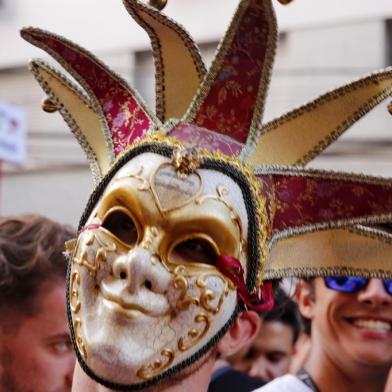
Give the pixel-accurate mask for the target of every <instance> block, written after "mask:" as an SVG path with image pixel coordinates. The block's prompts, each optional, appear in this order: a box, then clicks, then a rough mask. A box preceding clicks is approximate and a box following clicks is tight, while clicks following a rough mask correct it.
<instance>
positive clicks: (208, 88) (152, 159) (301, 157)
mask: <svg viewBox="0 0 392 392" xmlns="http://www.w3.org/2000/svg"><path fill="white" fill-rule="evenodd" d="M123 2H124V5H125V7H126V9H127V11H128V12H129V13H130V14H131V16H132V17H133V18H134V19H135V21H136V22H137V23H138V24H140V25H141V26H142V27H143V28H144V29H145V31H146V32H147V33H148V34H149V36H150V38H151V43H152V47H153V54H154V59H155V68H156V86H157V87H156V113H152V112H151V111H150V110H149V109H148V108H147V107H146V105H145V104H144V103H143V101H142V99H141V98H140V97H139V96H138V94H137V93H136V92H135V91H134V90H133V89H132V87H130V86H129V85H128V84H127V83H126V82H125V81H124V80H123V79H122V78H121V77H120V76H118V75H116V74H115V73H114V72H112V71H111V70H110V69H109V68H108V67H107V66H106V65H105V64H103V63H102V62H101V61H100V60H98V59H97V58H96V57H94V56H93V55H92V54H91V53H89V52H88V51H87V50H85V49H83V48H81V47H79V46H78V45H75V44H74V43H72V42H70V41H68V40H66V39H64V38H62V37H60V36H58V35H55V34H52V33H49V32H46V31H43V30H40V29H36V28H26V29H24V30H22V36H23V38H25V39H26V40H27V41H29V42H30V43H32V44H34V45H36V46H38V47H40V48H41V49H43V50H45V51H47V52H48V53H49V54H50V55H51V56H53V57H54V58H55V59H56V60H57V61H58V62H59V63H60V64H61V65H62V66H63V67H64V68H65V69H66V70H67V71H68V72H69V73H70V74H71V75H72V77H73V78H74V79H75V80H76V82H77V84H75V83H73V82H71V81H70V80H69V79H68V77H66V76H64V75H62V74H61V73H59V72H58V71H56V70H55V69H53V68H52V67H51V66H49V65H47V64H46V63H45V62H43V61H41V60H34V61H32V63H31V65H30V68H31V71H32V72H33V74H34V76H35V77H36V79H37V80H38V82H39V83H40V85H41V87H42V88H43V89H44V91H45V92H46V94H47V95H48V98H49V101H47V102H46V106H48V107H50V110H51V111H53V110H52V109H53V107H54V108H57V109H58V111H59V112H60V114H61V115H62V116H63V118H64V119H65V121H66V122H67V123H68V125H69V126H70V128H71V131H72V132H73V133H74V135H75V137H76V139H77V140H78V142H79V143H80V145H81V146H82V148H83V150H84V151H85V153H86V155H87V158H88V161H89V163H90V167H91V170H92V173H93V179H94V182H95V185H96V187H95V190H94V191H93V193H92V195H91V197H90V199H89V201H88V203H87V206H86V209H85V212H84V214H83V216H82V218H81V220H80V225H79V230H80V231H79V235H78V238H77V241H75V243H74V244H73V245H72V246H70V265H69V272H68V317H69V323H70V329H71V334H72V339H73V343H74V347H75V351H76V353H77V357H78V360H79V363H80V365H81V367H82V368H83V369H84V370H85V372H86V373H87V374H88V375H89V376H90V377H92V378H93V379H95V380H96V381H98V382H99V383H101V384H103V385H105V386H107V387H109V388H113V389H119V390H138V389H143V388H145V387H147V386H149V385H152V384H155V383H158V382H159V381H160V380H162V379H164V378H166V377H170V376H171V375H173V374H176V373H178V372H181V371H183V369H185V368H186V367H188V366H189V365H191V364H193V363H197V362H199V363H200V361H202V360H203V356H204V355H205V354H206V353H208V351H209V350H210V349H211V347H213V346H214V345H215V344H216V343H217V342H218V340H219V339H220V338H221V337H222V336H223V334H224V333H225V332H226V331H227V330H228V328H229V327H230V326H231V325H232V323H233V321H234V320H235V317H236V315H237V312H238V311H239V310H240V309H243V308H247V309H255V310H257V311H263V310H267V309H269V308H270V307H271V306H272V305H273V295H272V291H271V285H270V284H264V285H263V284H262V278H263V274H264V267H265V261H266V257H267V249H266V246H267V243H268V242H269V244H270V245H271V244H272V243H274V241H275V240H276V239H277V235H278V234H279V233H283V232H284V233H289V235H288V236H287V238H293V237H295V236H297V235H298V234H302V233H304V232H307V228H309V227H310V226H311V227H316V228H327V227H328V228H339V229H342V228H343V229H346V228H349V227H354V226H355V225H361V224H364V223H365V222H370V221H371V222H373V223H377V222H382V221H385V220H386V219H387V218H388V217H389V216H390V215H388V214H390V213H391V208H392V205H391V204H390V203H389V202H388V203H387V204H382V203H381V196H380V195H383V194H386V193H388V192H389V187H390V184H389V183H385V182H383V181H382V180H380V181H378V180H377V181H370V180H365V179H363V178H353V179H350V181H348V180H347V179H345V178H340V177H339V178H338V179H336V178H334V177H333V176H332V177H331V175H330V173H316V174H315V173H313V172H308V171H305V170H302V169H299V168H296V169H293V168H290V167H283V166H282V167H275V166H273V167H270V166H260V165H261V164H266V163H268V164H271V163H272V164H288V165H291V164H295V163H298V162H307V161H308V160H309V159H311V157H313V156H315V155H316V154H317V153H319V152H321V151H322V150H323V149H324V148H326V147H327V146H328V144H329V143H331V142H332V141H333V140H334V139H335V138H337V137H338V136H339V135H340V134H341V133H342V132H343V131H344V130H345V129H346V128H347V127H348V125H347V124H348V123H349V122H350V121H347V116H348V115H347V113H350V116H351V117H350V116H349V120H351V122H353V121H354V119H355V118H358V117H360V114H358V113H363V112H366V111H368V110H370V109H371V108H372V107H373V106H374V105H376V104H377V103H378V102H380V101H381V100H382V99H384V98H385V97H386V96H387V95H388V94H389V93H390V90H391V80H392V77H391V71H382V72H379V73H378V74H376V75H374V76H372V77H370V78H368V79H367V78H364V79H362V80H361V81H359V82H356V83H353V84H351V85H348V86H347V87H345V89H344V94H342V93H341V92H339V91H338V92H337V93H334V92H333V93H329V95H327V96H326V98H323V99H321V100H319V101H316V102H315V103H311V104H309V105H308V106H307V107H305V109H303V110H302V109H301V110H302V111H298V112H295V111H294V112H295V113H289V114H287V115H285V116H283V117H282V118H281V119H278V120H276V121H275V122H272V123H269V124H267V125H265V126H263V125H261V121H262V114H263V108H264V103H265V98H266V93H267V88H268V84H269V79H270V73H271V68H272V62H273V57H274V54H275V46H276V35H277V32H276V21H275V16H274V11H273V8H272V3H271V1H270V0H241V1H239V5H238V8H237V10H236V13H235V16H234V18H233V20H232V22H231V24H230V26H229V28H228V30H227V33H226V35H225V37H224V38H223V40H222V42H221V45H220V46H219V49H218V52H217V55H216V57H215V60H214V61H213V63H212V65H211V68H210V69H209V70H208V72H207V71H206V70H205V67H204V65H203V62H202V60H201V57H200V54H199V51H198V48H197V45H196V44H195V43H194V42H193V40H192V39H191V38H190V36H189V35H188V34H187V33H186V31H185V30H184V29H183V28H182V27H181V26H180V25H178V24H177V23H175V22H174V21H172V20H171V19H169V18H168V17H167V16H165V15H164V14H163V13H161V12H160V11H158V10H157V9H154V8H153V7H151V6H149V5H146V4H144V3H143V2H141V1H138V0H124V1H123ZM281 2H283V1H281ZM286 2H287V1H285V2H283V3H286ZM157 3H162V4H163V3H165V2H157ZM163 5H164V4H163ZM177 58H181V61H173V59H177ZM375 82H377V83H376V84H375ZM375 86H376V87H375ZM369 96H370V97H371V99H369ZM346 98H347V99H346ZM346 101H347V102H346ZM342 102H343V103H344V104H345V107H346V110H345V111H341V112H339V113H338V114H337V119H336V121H335V122H333V123H331V121H329V119H328V113H329V112H330V111H329V110H328V107H327V106H328V105H336V108H340V107H341V106H342V105H341V104H342ZM351 113H352V115H351ZM308 114H309V118H310V120H308V119H307V115H308ZM316 117H317V118H318V120H320V119H321V120H323V121H324V122H325V124H327V126H325V127H320V128H318V127H315V126H314V124H312V119H314V118H316ZM304 118H305V120H304ZM342 124H343V125H342ZM345 127H346V128H345ZM309 129H311V130H312V132H313V133H311V132H310V131H309ZM295 130H298V133H295ZM293 135H295V137H293ZM301 135H305V136H306V137H305V138H302V136H301ZM297 139H300V140H302V139H304V140H303V142H298V141H297ZM287 140H289V141H288V142H287ZM292 140H294V142H292ZM295 181H297V183H296V184H294V185H295V186H294V187H288V186H285V184H287V183H289V182H294V183H295ZM301 181H302V183H301ZM298 187H299V189H306V190H307V191H308V192H305V193H304V195H307V197H309V198H308V199H307V198H305V197H302V196H301V194H302V193H301V191H300V195H297V198H296V199H295V200H294V199H293V195H294V194H293V192H294V190H295V189H298ZM301 187H302V188H301ZM331 187H335V188H336V187H338V188H339V189H341V192H340V193H338V194H339V195H340V196H341V197H340V199H339V203H340V204H338V205H339V208H335V209H333V208H332V210H333V211H332V212H331V213H330V214H327V213H322V211H323V207H322V206H320V205H318V206H317V205H316V206H315V207H314V210H313V211H311V212H312V217H311V218H309V214H308V211H306V209H305V208H304V205H307V204H306V203H308V202H309V203H310V202H311V201H312V200H313V199H312V198H311V197H313V196H314V193H312V191H313V192H314V190H315V189H330V188H331ZM345 187H346V188H345ZM348 188H350V189H354V190H356V194H357V195H359V197H360V195H363V194H366V193H367V192H370V193H371V194H372V195H373V196H374V203H373V204H368V205H367V207H366V208H365V207H364V208H362V207H361V206H360V204H361V203H359V205H358V206H356V208H353V209H350V208H348V207H347V205H348V201H347V199H345V198H344V197H343V196H342V195H343V194H344V189H348ZM377 195H379V196H377ZM291 200H294V201H293V205H292V204H291ZM361 200H364V198H362V199H361ZM388 200H389V199H388ZM294 202H295V203H294ZM301 203H302V204H301ZM310 204H311V205H313V204H312V203H310ZM298 206H300V207H301V209H300V210H298V208H297V207H298ZM375 206H376V207H375ZM291 207H292V208H291ZM346 207H347V208H346ZM298 211H303V213H301V214H299V215H298V214H297V215H296V213H298ZM279 213H280V214H279ZM348 216H349V219H348ZM366 219H368V220H366ZM355 227H357V226H355ZM269 265H270V264H269ZM300 268H302V266H301V267H300Z"/></svg>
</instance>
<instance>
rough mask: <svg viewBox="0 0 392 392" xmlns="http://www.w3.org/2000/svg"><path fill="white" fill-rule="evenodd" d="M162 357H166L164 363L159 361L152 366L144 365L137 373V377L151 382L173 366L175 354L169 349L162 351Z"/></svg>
mask: <svg viewBox="0 0 392 392" xmlns="http://www.w3.org/2000/svg"><path fill="white" fill-rule="evenodd" d="M161 355H162V357H164V360H163V361H161V360H159V359H157V360H156V361H154V362H153V363H152V364H148V365H143V366H142V367H141V368H140V369H139V370H138V371H137V373H136V375H137V376H138V377H140V378H141V379H143V380H150V379H152V378H153V377H155V376H157V375H158V374H161V373H162V371H163V370H165V369H166V368H168V367H169V366H170V365H171V364H172V362H173V360H174V352H173V351H172V350H170V349H168V348H165V349H163V350H162V351H161Z"/></svg>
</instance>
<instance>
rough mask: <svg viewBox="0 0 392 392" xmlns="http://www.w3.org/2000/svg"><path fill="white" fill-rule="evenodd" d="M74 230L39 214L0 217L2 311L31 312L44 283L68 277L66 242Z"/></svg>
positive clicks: (0, 297)
mask: <svg viewBox="0 0 392 392" xmlns="http://www.w3.org/2000/svg"><path fill="white" fill-rule="evenodd" d="M75 235H76V233H75V231H74V230H73V229H72V228H71V227H69V226H65V225H61V224H59V223H56V222H53V221H52V220H50V219H48V218H45V217H43V216H40V215H20V216H13V217H8V218H0V313H1V314H2V315H4V314H7V313H10V312H12V313H15V314H16V313H20V314H24V315H26V316H29V315H30V316H31V315H33V314H35V313H36V312H37V310H38V309H37V304H36V301H35V297H36V296H37V293H38V291H39V289H40V287H41V286H42V284H44V283H51V282H58V281H65V276H66V270H67V263H66V260H65V257H64V255H63V253H62V252H63V251H64V243H65V242H66V241H68V240H69V239H71V238H73V237H75Z"/></svg>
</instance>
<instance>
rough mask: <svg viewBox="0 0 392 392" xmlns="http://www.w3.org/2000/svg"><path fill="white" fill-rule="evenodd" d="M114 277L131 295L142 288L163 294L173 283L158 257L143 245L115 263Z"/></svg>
mask: <svg viewBox="0 0 392 392" xmlns="http://www.w3.org/2000/svg"><path fill="white" fill-rule="evenodd" d="M113 276H114V278H115V279H116V280H119V281H121V282H123V285H125V286H126V289H127V290H128V291H129V292H130V293H131V294H134V293H136V292H137V291H138V290H140V289H141V288H144V289H147V290H150V291H152V292H154V293H159V294H163V293H164V292H165V291H166V290H167V289H168V287H169V285H170V282H171V274H170V273H169V272H168V271H167V270H166V269H165V267H164V266H163V265H162V263H161V262H160V261H159V259H158V257H157V256H155V255H153V254H152V253H151V252H149V251H148V250H146V249H145V248H143V247H142V246H141V245H138V246H136V247H135V248H133V249H131V250H130V251H129V252H128V253H127V254H126V255H122V256H120V257H118V258H117V259H116V260H115V261H114V263H113Z"/></svg>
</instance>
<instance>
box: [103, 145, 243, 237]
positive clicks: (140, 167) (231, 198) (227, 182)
mask: <svg viewBox="0 0 392 392" xmlns="http://www.w3.org/2000/svg"><path fill="white" fill-rule="evenodd" d="M170 162H171V159H170V158H167V157H165V156H162V155H159V154H155V153H151V152H145V153H142V154H140V155H137V156H136V157H134V158H132V159H131V160H130V161H128V162H127V163H126V164H125V165H124V166H122V167H121V168H120V169H119V170H118V172H117V173H116V174H115V175H114V177H113V178H112V179H111V181H110V182H109V184H108V186H107V187H106V189H105V191H104V195H106V194H108V193H109V192H111V191H112V190H113V189H114V188H115V187H117V186H118V182H119V180H122V179H127V178H131V179H133V180H136V182H135V181H132V185H131V187H132V188H136V189H137V188H138V186H140V185H141V183H140V181H141V179H142V178H143V179H145V180H147V181H149V182H150V181H151V177H152V176H153V175H154V173H155V172H156V170H157V168H159V167H160V166H161V165H162V164H164V163H170ZM197 173H198V175H200V177H201V180H202V182H201V193H200V195H202V196H206V195H209V196H213V197H215V198H216V197H217V196H219V195H218V190H222V189H224V192H223V199H224V201H225V203H226V204H227V206H229V207H231V208H233V209H234V210H235V212H236V213H237V214H238V216H239V218H240V220H241V226H242V231H243V233H244V234H245V237H246V233H247V230H248V216H247V212H246V206H245V202H244V199H243V195H242V191H241V189H240V187H239V185H238V184H237V183H236V182H235V181H234V180H233V179H232V178H231V177H230V176H229V175H226V174H224V173H222V172H220V171H218V170H214V169H204V168H199V169H198V170H197ZM137 181H139V183H138V182H137ZM150 185H151V184H150ZM215 201H216V199H215ZM227 211H228V212H229V209H227ZM212 212H213V211H211V213H212Z"/></svg>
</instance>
